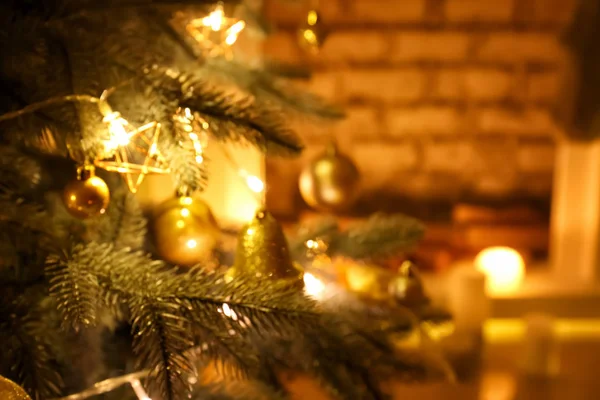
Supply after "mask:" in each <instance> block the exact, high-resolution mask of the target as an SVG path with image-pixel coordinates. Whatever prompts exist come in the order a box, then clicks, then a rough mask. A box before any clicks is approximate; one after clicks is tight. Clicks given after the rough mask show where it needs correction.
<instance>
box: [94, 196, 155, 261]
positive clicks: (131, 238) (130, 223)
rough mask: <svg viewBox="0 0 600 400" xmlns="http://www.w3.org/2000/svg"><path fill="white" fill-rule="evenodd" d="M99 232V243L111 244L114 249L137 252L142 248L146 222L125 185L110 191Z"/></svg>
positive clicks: (96, 222)
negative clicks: (128, 249) (109, 198)
mask: <svg viewBox="0 0 600 400" xmlns="http://www.w3.org/2000/svg"><path fill="white" fill-rule="evenodd" d="M102 222H104V224H103V225H101V226H100V227H97V224H98V223H99V221H94V224H96V229H99V230H100V237H101V241H103V242H108V243H113V244H114V245H115V247H117V248H122V247H127V248H130V249H132V250H139V249H141V248H142V247H143V246H144V243H145V240H146V234H147V226H146V225H147V220H146V217H145V216H144V214H143V213H142V209H141V208H140V205H139V204H138V201H137V199H136V197H135V196H134V195H132V194H131V193H130V192H129V190H127V188H126V187H125V185H119V187H118V188H117V189H115V190H112V191H111V201H110V205H109V207H108V209H107V213H106V216H105V218H103V219H102Z"/></svg>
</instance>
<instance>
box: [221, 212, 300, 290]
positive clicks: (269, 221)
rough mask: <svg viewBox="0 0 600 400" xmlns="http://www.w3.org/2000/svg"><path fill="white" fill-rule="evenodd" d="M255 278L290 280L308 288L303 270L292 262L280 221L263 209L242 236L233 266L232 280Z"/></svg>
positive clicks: (240, 235)
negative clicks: (304, 281)
mask: <svg viewBox="0 0 600 400" xmlns="http://www.w3.org/2000/svg"><path fill="white" fill-rule="evenodd" d="M236 276H252V277H256V278H265V277H266V278H270V279H276V280H290V281H291V282H294V283H297V284H298V285H299V286H302V285H304V283H303V280H302V277H303V272H302V269H301V268H300V267H299V266H297V265H295V264H294V263H293V262H292V259H291V257H290V252H289V249H288V244H287V240H286V238H285V235H284V233H283V230H282V229H281V226H280V225H279V222H277V220H276V219H275V217H273V215H271V214H270V213H269V212H268V211H265V210H259V211H257V212H256V214H255V216H254V218H253V219H252V220H251V221H250V223H248V225H246V226H245V227H244V228H243V229H242V230H241V231H240V233H239V236H238V244H237V249H236V253H235V262H234V265H233V267H232V268H231V269H230V270H229V271H228V272H227V278H228V279H234V278H235V277H236Z"/></svg>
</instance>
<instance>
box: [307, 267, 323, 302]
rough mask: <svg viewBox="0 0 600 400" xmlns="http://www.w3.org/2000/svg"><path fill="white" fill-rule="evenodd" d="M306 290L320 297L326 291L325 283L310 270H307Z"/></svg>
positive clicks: (315, 296)
mask: <svg viewBox="0 0 600 400" xmlns="http://www.w3.org/2000/svg"><path fill="white" fill-rule="evenodd" d="M304 292H305V293H306V294H307V295H308V296H310V297H314V298H319V297H320V296H321V295H322V294H323V292H325V284H324V283H323V282H321V281H320V280H319V279H318V278H316V277H315V276H314V275H313V274H311V273H310V272H305V273H304Z"/></svg>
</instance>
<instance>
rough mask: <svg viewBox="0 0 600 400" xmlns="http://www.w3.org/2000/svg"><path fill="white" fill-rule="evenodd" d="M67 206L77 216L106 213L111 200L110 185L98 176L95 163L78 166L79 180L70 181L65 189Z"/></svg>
mask: <svg viewBox="0 0 600 400" xmlns="http://www.w3.org/2000/svg"><path fill="white" fill-rule="evenodd" d="M63 201H64V203H65V207H66V208H67V210H68V211H69V213H71V215H73V216H75V217H77V218H81V219H84V218H89V217H93V216H96V215H100V214H104V213H105V212H106V207H108V203H109V201H110V191H109V189H108V185H107V184H106V182H104V181H103V180H102V179H101V178H99V177H97V176H96V173H95V168H94V166H93V165H83V166H81V167H79V168H77V180H74V181H72V182H69V183H68V184H67V186H66V187H65V189H64V191H63Z"/></svg>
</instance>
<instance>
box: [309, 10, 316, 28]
mask: <svg viewBox="0 0 600 400" xmlns="http://www.w3.org/2000/svg"><path fill="white" fill-rule="evenodd" d="M318 21H319V14H318V13H317V11H316V10H310V11H309V12H308V16H307V19H306V22H308V24H309V25H311V26H313V25H316V24H317V22H318Z"/></svg>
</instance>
